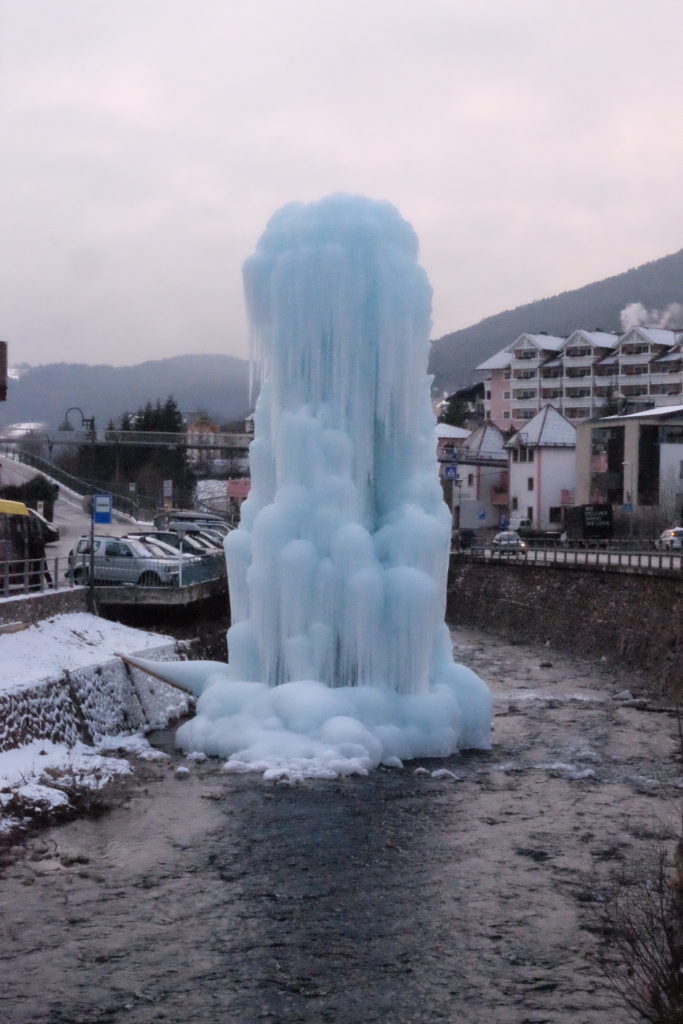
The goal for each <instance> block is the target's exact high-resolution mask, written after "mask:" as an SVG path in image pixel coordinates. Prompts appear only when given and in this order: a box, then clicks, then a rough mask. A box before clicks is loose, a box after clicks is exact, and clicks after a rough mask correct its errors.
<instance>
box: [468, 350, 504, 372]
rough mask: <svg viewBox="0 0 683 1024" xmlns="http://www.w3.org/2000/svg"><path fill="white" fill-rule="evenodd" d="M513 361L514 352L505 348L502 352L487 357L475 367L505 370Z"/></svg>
mask: <svg viewBox="0 0 683 1024" xmlns="http://www.w3.org/2000/svg"><path fill="white" fill-rule="evenodd" d="M511 362H512V353H511V352H510V351H509V350H508V349H507V348H503V349H501V350H500V352H496V354H495V355H493V356H490V357H489V358H488V359H485V360H484V362H483V363H479V365H478V366H476V367H475V369H476V370H504V369H505V367H506V366H509V365H510V363H511Z"/></svg>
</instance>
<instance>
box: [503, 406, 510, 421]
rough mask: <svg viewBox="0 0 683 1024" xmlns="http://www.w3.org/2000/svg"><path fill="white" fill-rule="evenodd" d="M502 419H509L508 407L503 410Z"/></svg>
mask: <svg viewBox="0 0 683 1024" xmlns="http://www.w3.org/2000/svg"><path fill="white" fill-rule="evenodd" d="M503 419H504V420H509V419H510V410H509V409H506V410H505V412H504V413H503Z"/></svg>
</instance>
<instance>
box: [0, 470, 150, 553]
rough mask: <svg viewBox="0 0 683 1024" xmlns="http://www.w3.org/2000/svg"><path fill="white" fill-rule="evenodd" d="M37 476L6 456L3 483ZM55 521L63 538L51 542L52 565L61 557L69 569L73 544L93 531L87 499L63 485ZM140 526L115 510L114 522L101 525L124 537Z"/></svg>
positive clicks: (0, 475)
mask: <svg viewBox="0 0 683 1024" xmlns="http://www.w3.org/2000/svg"><path fill="white" fill-rule="evenodd" d="M36 475H37V474H36V470H35V469H34V468H33V467H31V466H25V465H24V464H23V463H22V462H17V461H15V460H13V459H8V458H3V459H2V461H1V462H0V483H1V484H3V485H4V484H23V483H25V482H26V481H27V480H31V479H32V478H33V477H34V476H36ZM54 524H55V526H57V527H58V529H59V540H58V541H57V542H56V543H55V544H48V546H47V551H46V554H47V558H48V562H49V563H50V564H52V563H54V559H55V558H59V560H60V566H61V565H62V564H63V565H64V567H65V568H66V564H67V558H68V556H69V552H70V551H71V549H72V547H73V546H74V544H75V543H76V541H77V540H78V538H79V537H83V536H84V535H85V534H87V533H89V531H90V516H89V514H88V513H87V512H85V511H84V510H83V498H81V497H79V496H78V495H76V494H74V493H73V492H71V491H69V490H67V489H66V488H64V487H61V486H60V489H59V497H58V498H57V501H56V503H55V511H54ZM137 525H138V524H136V523H135V522H134V521H133V520H130V519H128V518H124V517H123V516H121V515H120V513H117V512H115V513H114V518H113V520H112V523H111V524H110V525H109V526H107V527H100V528H99V530H98V532H100V531H102V532H105V533H107V534H110V535H111V536H116V537H120V536H122V535H123V534H124V533H128V532H129V531H130V530H133V529H135V528H136V526H137Z"/></svg>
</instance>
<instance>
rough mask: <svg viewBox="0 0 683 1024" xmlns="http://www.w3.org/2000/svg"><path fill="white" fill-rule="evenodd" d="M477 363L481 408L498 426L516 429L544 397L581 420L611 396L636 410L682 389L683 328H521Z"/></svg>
mask: <svg viewBox="0 0 683 1024" xmlns="http://www.w3.org/2000/svg"><path fill="white" fill-rule="evenodd" d="M477 370H478V371H480V372H482V373H486V374H487V377H486V379H485V382H484V387H485V400H484V411H485V414H486V415H487V416H488V417H489V418H490V419H491V420H492V421H493V422H494V423H497V424H498V425H499V426H503V427H509V426H511V427H513V428H515V429H520V428H521V427H522V426H523V425H524V423H526V422H527V421H528V420H529V419H531V418H532V417H533V416H535V415H536V413H537V412H538V411H539V410H540V409H542V408H543V406H544V405H547V404H552V405H553V406H554V407H555V409H556V410H558V411H559V412H561V413H562V415H563V416H564V417H565V418H566V419H568V420H569V421H570V422H571V423H580V422H581V421H583V420H586V419H591V418H593V417H595V416H599V415H600V414H601V412H602V410H603V409H604V408H606V407H609V406H610V405H612V404H613V403H614V402H617V403H618V404H620V405H622V406H624V408H625V409H626V411H628V412H639V411H644V410H646V409H651V408H653V407H657V406H664V405H668V404H671V398H672V397H675V396H677V395H683V332H681V331H671V330H665V329H663V328H657V327H634V328H631V329H630V330H629V331H626V332H625V333H624V334H622V335H617V334H611V333H609V332H606V331H585V330H576V331H573V332H572V333H571V334H570V335H569V337H567V338H556V337H551V336H549V335H543V334H540V335H539V334H522V335H520V337H519V338H517V339H516V340H515V341H514V342H512V344H511V345H508V346H507V348H505V349H502V350H501V351H500V352H497V353H496V354H495V355H493V356H491V357H490V358H489V359H487V360H485V361H484V362H483V363H480V364H479V366H478V367H477Z"/></svg>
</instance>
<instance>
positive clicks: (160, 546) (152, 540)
mask: <svg viewBox="0 0 683 1024" xmlns="http://www.w3.org/2000/svg"><path fill="white" fill-rule="evenodd" d="M126 537H131V538H132V539H133V540H139V541H140V543H141V544H144V545H145V547H146V548H148V549H149V550H150V551H151V552H152V554H153V555H154V557H155V558H175V559H176V561H177V560H178V559H179V558H182V561H183V564H185V563H186V562H199V561H201V558H200V556H199V555H195V554H192V552H190V551H187V550H185V551H183V552H182V554H181V552H180V550H179V549H178V548H174V547H173V545H172V544H167V543H166V541H165V540H159V538H158V537H149V536H147V534H145V533H137V534H135V533H128V534H126Z"/></svg>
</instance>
